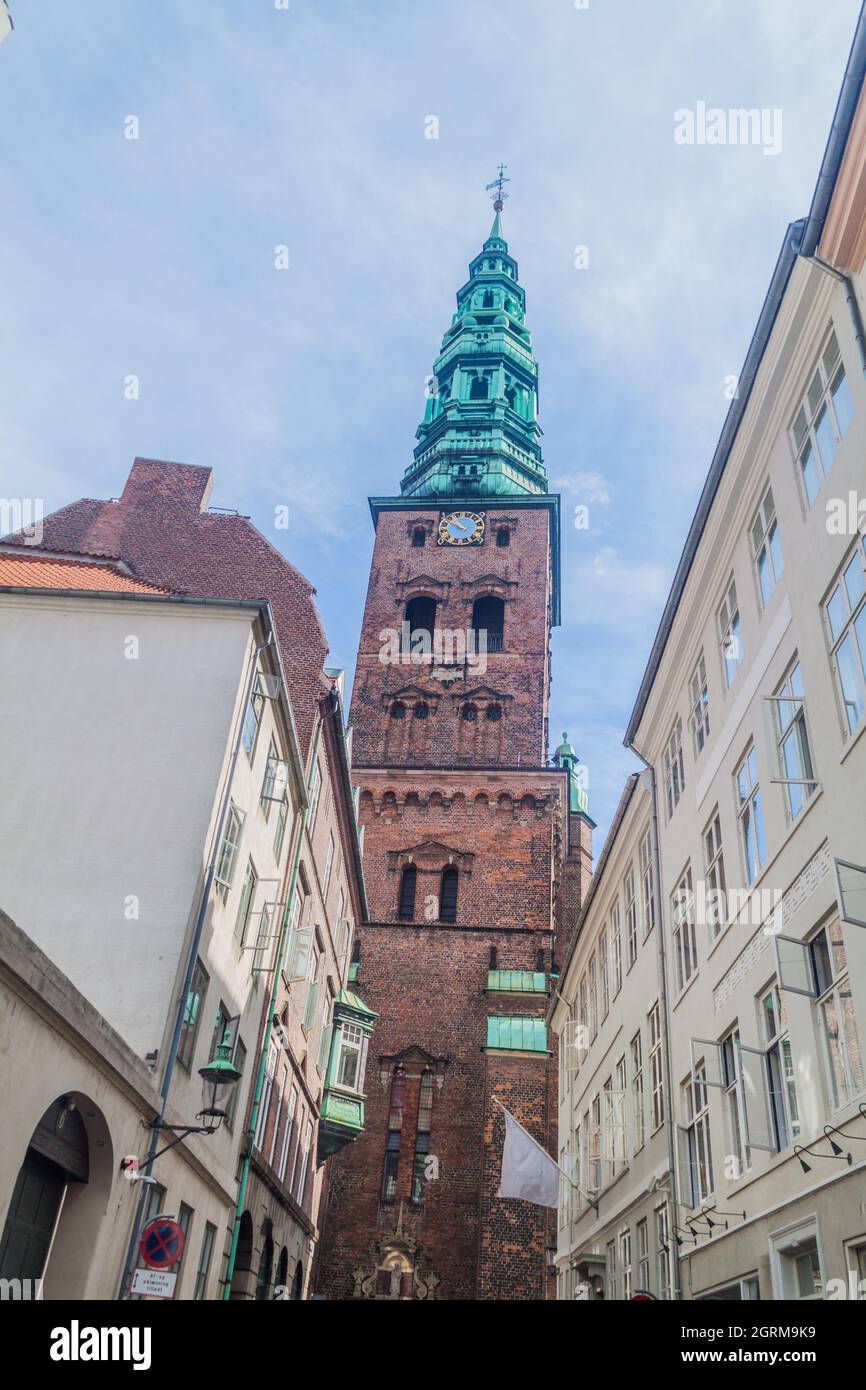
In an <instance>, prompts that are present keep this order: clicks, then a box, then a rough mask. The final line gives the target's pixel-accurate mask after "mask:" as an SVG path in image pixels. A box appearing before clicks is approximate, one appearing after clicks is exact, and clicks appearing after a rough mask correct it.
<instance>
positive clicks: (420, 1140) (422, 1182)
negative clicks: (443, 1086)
mask: <svg viewBox="0 0 866 1390" xmlns="http://www.w3.org/2000/svg"><path fill="white" fill-rule="evenodd" d="M432 1117H433V1073H432V1071H425V1072H424V1073H423V1074H422V1076H421V1087H420V1092H419V1096H418V1124H417V1127H416V1131H415V1161H414V1163H413V1166H412V1201H413V1202H423V1200H424V1190H425V1186H426V1181H427V1173H426V1166H427V1154H428V1152H429V1150H430V1125H431V1121H432Z"/></svg>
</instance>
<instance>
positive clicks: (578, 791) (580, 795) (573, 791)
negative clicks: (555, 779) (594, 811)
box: [553, 734, 589, 815]
mask: <svg viewBox="0 0 866 1390" xmlns="http://www.w3.org/2000/svg"><path fill="white" fill-rule="evenodd" d="M553 762H554V765H555V766H556V767H562V768H564V769H565V771H566V772H567V773H568V809H569V810H570V811H582V812H583V814H584V815H588V814H589V797H588V796H587V794H586V788H585V787H584V786H582V785H581V780H580V773H579V771H578V768H579V760H578V756H577V754H576V753H575V751H574V749H573V748H572V746H571V744H570V743H569V741H568V734H563V735H562V743H561V744H560V745H559V747H558V748H557V750H556V752H555V753H554V755H553Z"/></svg>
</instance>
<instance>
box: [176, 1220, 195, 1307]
mask: <svg viewBox="0 0 866 1390" xmlns="http://www.w3.org/2000/svg"><path fill="white" fill-rule="evenodd" d="M193 1215H194V1212H193V1209H192V1207H188V1206H187V1204H186V1202H181V1204H180V1207H179V1208H178V1213H177V1224H178V1226H180V1229H181V1230H182V1231H183V1235H184V1247H183V1255H181V1257H180V1263H179V1264H176V1265H175V1267H174V1268H175V1272H176V1273H177V1279H176V1280H175V1282H174V1290H173V1292H172V1298H176V1297H177V1290H178V1286H179V1284H180V1275H181V1271H182V1269H183V1261H184V1255H186V1251H187V1246H188V1245H189V1229H190V1226H191V1225H192V1218H193Z"/></svg>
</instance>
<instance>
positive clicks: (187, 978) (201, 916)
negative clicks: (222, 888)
mask: <svg viewBox="0 0 866 1390" xmlns="http://www.w3.org/2000/svg"><path fill="white" fill-rule="evenodd" d="M263 616H264V615H263ZM265 621H266V622H267V623H268V629H269V630H268V638H267V641H265V642H263V643H262V644H261V646H259V647H256V649H255V651H254V652H253V654H252V657H251V661H250V671H249V675H248V676H247V680H246V685H245V688H244V698H243V703H242V704H241V711H240V716H239V718H238V730H237V734H236V735H235V741H234V746H233V748H232V754H231V759H230V761H229V766H228V771H227V774H226V782H225V787H224V789H223V796H222V804H221V806H220V813H219V819H218V821H217V827H216V832H215V834H214V838H213V844H212V845H211V851H210V854H209V855H208V862H207V870H206V872H205V880H204V884H203V885H202V890H201V896H200V898H199V908H198V916H197V917H196V923H195V930H194V932H193V936H192V941H191V942H190V947H189V955H188V957H187V962H186V972H185V974H184V980H183V987H182V989H181V992H180V997H179V999H178V1005H177V1013H176V1014H175V1020H174V1029H173V1030H172V1035H171V1045H170V1047H169V1051H168V1057H167V1059H166V1064H165V1071H164V1073H163V1078H162V1086H161V1087H160V1097H161V1104H160V1107H159V1118H160V1119H161V1120H162V1119H164V1117H165V1108H166V1105H167V1104H168V1096H169V1092H170V1090H171V1082H172V1077H173V1076H174V1064H175V1061H176V1060H177V1045H178V1041H179V1039H180V1030H181V1026H182V1024H183V1016H184V1012H185V1010H186V1001H187V998H188V996H189V991H190V986H191V985H192V977H193V973H194V971H195V963H196V960H197V958H198V951H199V946H200V945H201V938H202V933H203V932H204V924H205V920H206V917H207V908H208V903H209V902H210V895H211V889H212V887H213V879H214V873H215V872H216V861H217V855H218V853H219V848H220V845H221V844H222V839H223V831H224V829H225V823H226V818H227V816H228V810H229V803H230V801H231V792H232V782H233V780H234V773H235V767H236V766H237V761H238V754H239V753H240V747H241V738H242V736H243V730H244V715H245V713H246V709H247V706H248V704H249V702H250V697H251V695H252V693H253V684H254V682H255V678H256V672H257V670H258V664H259V657H260V655H261V653H262V652H263V651H266V650H267V648H268V647H269V646H270V645H271V643H272V642H273V640H274V635H273V629H272V628H271V627H270V620H269V619H268V618H267V617H265ZM159 1142H160V1131H159V1130H158V1129H154V1131H153V1134H152V1137H151V1141H150V1146H149V1148H148V1153H147V1158H146V1159H145V1161H144V1163H143V1164H142V1171H143V1172H144V1173H145V1174H147V1173H149V1171H150V1165H151V1164H152V1163H153V1159H154V1155H155V1154H156V1151H157V1148H158V1146H159ZM148 1186H149V1184H148V1183H144V1184H143V1185H142V1190H141V1196H140V1197H139V1200H138V1210H137V1211H136V1214H135V1221H134V1222H133V1227H132V1234H131V1236H130V1239H129V1245H128V1246H127V1250H126V1259H125V1260H124V1262H123V1273H122V1274H121V1279H120V1288H119V1290H118V1294H117V1297H118V1299H119V1300H120V1301H125V1300H127V1299H128V1298H129V1292H128V1284H129V1282H130V1279H131V1277H132V1268H133V1262H134V1259H135V1251H136V1248H137V1246H138V1240H139V1236H140V1235H141V1227H142V1221H143V1219H144V1208H145V1204H146V1201H147V1189H148Z"/></svg>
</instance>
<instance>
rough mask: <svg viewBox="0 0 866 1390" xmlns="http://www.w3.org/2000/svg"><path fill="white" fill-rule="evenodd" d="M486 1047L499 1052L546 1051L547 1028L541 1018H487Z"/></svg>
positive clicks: (494, 1016) (496, 1015) (495, 1016)
mask: <svg viewBox="0 0 866 1390" xmlns="http://www.w3.org/2000/svg"><path fill="white" fill-rule="evenodd" d="M487 1047H488V1049H489V1048H495V1049H498V1050H499V1051H500V1052H545V1053H546V1052H547V1050H548V1049H547V1028H546V1026H545V1023H544V1019H543V1018H526V1017H523V1016H521V1017H518V1018H503V1017H502V1016H501V1015H500V1014H495V1015H493V1016H491V1017H489V1018H488V1019H487Z"/></svg>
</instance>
